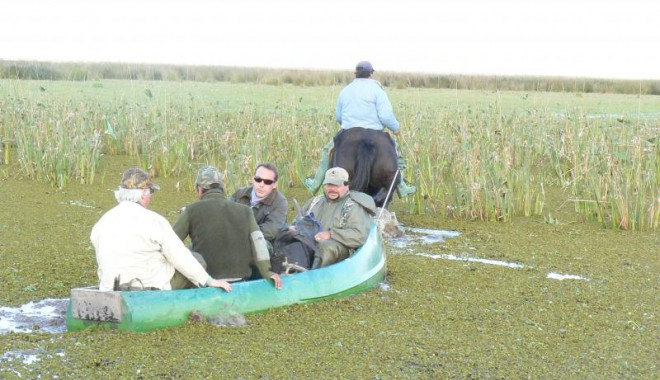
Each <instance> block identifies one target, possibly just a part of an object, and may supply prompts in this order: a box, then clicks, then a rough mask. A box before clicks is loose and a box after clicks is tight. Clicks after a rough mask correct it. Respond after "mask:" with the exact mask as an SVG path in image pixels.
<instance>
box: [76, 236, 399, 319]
mask: <svg viewBox="0 0 660 380" xmlns="http://www.w3.org/2000/svg"><path fill="white" fill-rule="evenodd" d="M385 271H386V266H385V251H384V247H383V242H382V239H381V236H380V233H379V232H378V230H377V228H376V227H375V226H373V227H372V228H371V232H370V234H369V239H368V240H367V242H366V243H365V244H364V246H362V247H361V248H360V249H359V250H357V251H356V252H355V254H353V255H352V256H351V257H350V258H348V259H346V260H344V261H341V262H339V263H337V264H334V265H331V266H329V267H325V268H322V269H315V270H310V271H307V272H303V273H296V274H293V275H287V276H282V283H283V286H282V289H281V290H275V288H274V287H273V284H272V281H266V280H255V281H248V282H240V283H235V284H233V285H232V291H231V293H226V292H225V291H223V290H221V289H216V288H198V289H187V290H169V291H131V292H99V291H96V290H84V289H79V291H78V292H75V291H76V289H74V291H72V297H71V300H70V302H69V307H68V310H67V318H66V322H67V329H68V331H78V330H83V329H86V328H90V327H99V328H112V329H120V330H130V331H149V330H154V329H160V328H166V327H174V326H180V325H182V324H184V323H186V322H187V321H188V319H189V317H190V313H191V312H193V311H199V312H201V313H202V314H203V315H205V316H207V317H212V316H230V315H235V314H237V313H238V314H243V315H245V314H251V313H257V312H261V311H266V310H268V309H272V308H276V307H281V306H286V305H294V304H304V303H310V302H316V301H321V300H324V299H330V298H336V297H343V296H348V295H351V294H355V293H359V292H361V291H364V290H366V289H370V288H373V287H375V286H376V285H377V284H378V283H379V282H381V281H383V279H384V277H385ZM81 290H82V291H83V293H81V292H80V291H81ZM74 294H76V295H74ZM77 294H83V295H84V296H85V297H84V298H88V299H89V298H92V302H96V303H98V300H94V299H93V298H95V297H97V295H98V296H101V297H99V298H101V301H102V302H103V299H106V298H107V299H111V303H114V305H113V306H114V309H113V310H114V313H109V314H108V313H107V310H108V308H107V307H105V306H102V307H101V309H105V311H106V314H105V316H101V317H99V314H98V313H96V314H94V313H91V315H82V313H81V312H79V311H75V312H74V310H73V309H74V308H73V307H72V305H73V304H74V302H77V303H76V305H79V304H80V302H81V301H80V300H78V299H77V297H78V295H77ZM83 301H84V300H83ZM95 307H97V309H98V304H97V305H95ZM112 308H113V307H111V309H112ZM76 310H79V309H78V307H77V306H76ZM108 315H110V317H108Z"/></svg>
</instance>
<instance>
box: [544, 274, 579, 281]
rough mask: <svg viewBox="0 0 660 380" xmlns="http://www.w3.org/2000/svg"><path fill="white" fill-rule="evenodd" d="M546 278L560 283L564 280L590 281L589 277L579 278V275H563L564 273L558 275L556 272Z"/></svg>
mask: <svg viewBox="0 0 660 380" xmlns="http://www.w3.org/2000/svg"><path fill="white" fill-rule="evenodd" d="M546 278H549V279H552V280H559V281H562V280H585V281H589V278H588V277H584V276H578V275H575V274H562V273H556V272H550V273H548V275H547V276H546Z"/></svg>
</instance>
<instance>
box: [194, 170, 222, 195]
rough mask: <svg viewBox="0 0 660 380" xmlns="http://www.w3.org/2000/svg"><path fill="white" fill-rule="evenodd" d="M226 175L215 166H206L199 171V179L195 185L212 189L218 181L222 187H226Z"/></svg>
mask: <svg viewBox="0 0 660 380" xmlns="http://www.w3.org/2000/svg"><path fill="white" fill-rule="evenodd" d="M224 179H225V176H224V175H223V174H222V173H221V172H220V170H218V168H216V167H215V166H204V167H201V168H199V170H198V171H197V179H196V180H195V185H197V186H199V187H201V188H202V189H210V188H211V185H213V184H215V183H217V184H218V185H220V187H224V182H223V181H224Z"/></svg>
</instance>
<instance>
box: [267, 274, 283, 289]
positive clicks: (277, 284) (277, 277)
mask: <svg viewBox="0 0 660 380" xmlns="http://www.w3.org/2000/svg"><path fill="white" fill-rule="evenodd" d="M270 279H271V280H273V282H275V289H277V290H280V289H282V278H281V277H280V275H279V274H277V273H273V274H272V275H271V276H270Z"/></svg>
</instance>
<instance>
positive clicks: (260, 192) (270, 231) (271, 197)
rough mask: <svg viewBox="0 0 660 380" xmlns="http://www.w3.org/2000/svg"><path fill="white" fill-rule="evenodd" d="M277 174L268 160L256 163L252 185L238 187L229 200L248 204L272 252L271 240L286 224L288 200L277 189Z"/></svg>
mask: <svg viewBox="0 0 660 380" xmlns="http://www.w3.org/2000/svg"><path fill="white" fill-rule="evenodd" d="M278 179H279V174H278V172H277V167H276V166H275V165H273V164H271V163H269V162H267V163H263V164H259V165H257V168H256V169H255V171H254V178H253V182H252V186H247V187H243V188H241V189H238V190H237V191H236V192H235V193H234V194H233V195H232V196H231V200H232V201H234V202H238V203H241V204H244V205H246V206H250V207H251V208H252V211H253V212H254V218H255V219H256V220H257V224H258V225H259V229H261V232H263V234H264V238H266V242H267V243H268V251H269V252H270V253H271V254H272V253H273V240H275V235H277V232H278V231H280V229H282V227H284V226H286V214H287V210H288V207H289V202H288V201H287V200H286V198H285V197H284V195H282V193H280V192H279V191H277V180H278Z"/></svg>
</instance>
